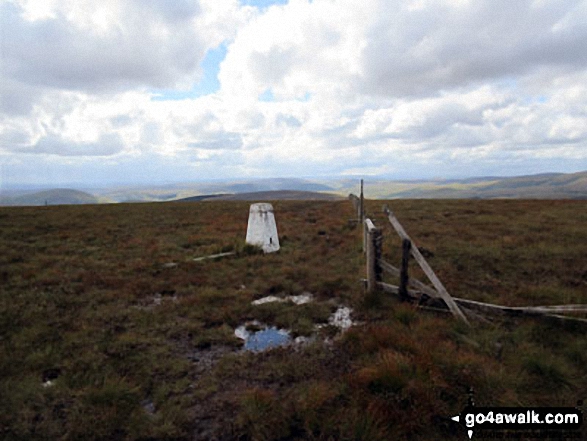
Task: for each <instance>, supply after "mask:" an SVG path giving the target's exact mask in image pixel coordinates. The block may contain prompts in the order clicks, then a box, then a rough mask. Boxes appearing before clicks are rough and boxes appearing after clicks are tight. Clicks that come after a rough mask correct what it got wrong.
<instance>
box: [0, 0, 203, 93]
mask: <svg viewBox="0 0 587 441" xmlns="http://www.w3.org/2000/svg"><path fill="white" fill-rule="evenodd" d="M151 3H152V4H153V5H152V7H151V8H150V9H149V8H144V7H141V5H140V4H139V3H136V4H134V3H128V4H127V3H125V5H127V6H126V7H127V9H128V10H126V11H125V12H126V15H125V20H124V23H123V24H121V26H120V27H119V29H118V30H113V31H111V32H109V33H108V34H105V35H100V34H94V33H90V32H87V31H86V30H84V29H81V28H77V27H74V26H73V25H72V24H71V23H69V22H68V21H67V20H66V19H65V18H64V17H61V16H57V17H56V18H54V19H46V20H42V21H34V22H28V21H25V20H24V19H23V18H22V17H21V11H20V10H19V9H18V7H17V6H16V5H14V4H12V3H6V2H5V3H3V4H2V5H0V8H1V9H0V15H2V17H3V18H2V23H1V25H2V27H3V40H2V54H1V56H2V64H3V66H4V67H3V70H2V72H1V75H2V81H3V82H4V81H6V80H11V81H18V82H21V83H25V84H27V85H30V86H42V87H52V88H62V89H69V90H83V91H89V92H96V91H116V90H120V89H122V88H125V87H165V86H172V85H174V84H175V83H176V82H177V81H178V80H180V79H182V78H186V77H190V76H193V75H194V72H195V71H196V70H197V69H199V65H198V63H199V61H200V60H201V59H202V57H203V55H204V51H205V49H206V48H205V45H204V43H203V42H202V41H201V38H199V36H198V34H197V33H196V30H195V29H194V28H193V26H192V25H191V23H189V22H186V23H184V22H183V21H178V18H179V17H185V16H186V15H187V16H189V15H190V14H192V15H193V14H195V13H197V11H198V9H197V8H196V6H197V5H195V4H194V5H195V6H194V7H192V10H191V11H190V12H189V13H186V12H185V11H184V9H185V8H184V9H182V7H181V5H179V6H178V5H176V4H175V2H169V3H167V2H166V3H163V2H155V1H153V2H151ZM181 4H183V5H184V6H185V7H187V6H190V4H191V3H189V2H181ZM164 5H165V6H164ZM169 5H175V6H169ZM187 9H189V7H188V8H187ZM187 9H186V10H187ZM169 19H175V22H174V23H173V26H170V25H169V24H168V23H167V25H166V26H167V27H168V28H170V27H171V28H170V29H169V30H170V33H169V35H168V36H166V37H162V36H161V35H159V34H157V32H155V30H154V29H155V27H156V26H159V25H161V24H162V21H163V22H166V21H168V20H169Z"/></svg>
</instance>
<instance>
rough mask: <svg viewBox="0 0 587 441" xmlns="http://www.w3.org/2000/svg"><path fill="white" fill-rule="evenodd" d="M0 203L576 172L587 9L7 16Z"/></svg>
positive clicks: (105, 7)
mask: <svg viewBox="0 0 587 441" xmlns="http://www.w3.org/2000/svg"><path fill="white" fill-rule="evenodd" d="M0 18H1V23H2V29H3V32H2V33H0V39H1V40H0V191H2V189H3V188H14V187H18V186H30V187H42V188H47V187H51V188H55V187H57V186H63V185H71V184H72V183H75V184H76V185H80V186H83V187H82V188H92V187H96V186H99V187H102V188H104V187H114V186H118V185H124V186H145V185H163V184H162V183H164V182H165V183H166V185H174V184H179V183H185V182H206V181H213V180H214V181H230V180H251V179H258V178H260V179H271V178H272V177H275V176H284V175H287V176H288V177H292V178H300V179H307V178H308V177H310V178H309V179H313V177H319V179H330V178H331V179H337V178H340V177H346V176H348V177H349V178H354V177H364V178H367V179H368V178H370V177H371V178H373V179H379V178H380V177H384V178H385V179H389V180H398V181H400V180H401V181H406V180H430V179H432V178H438V177H440V179H448V180H454V179H471V178H478V177H486V176H492V177H512V176H528V175H534V174H542V173H576V172H580V171H583V170H587V112H586V111H585V108H586V105H587V49H585V44H584V42H585V41H586V39H587V8H586V7H585V3H584V2H580V1H568V2H548V1H545V2H537V1H534V0H520V1H518V2H514V3H512V2H507V1H501V2H496V1H495V0H444V1H442V2H429V1H423V0H413V1H407V2H406V1H392V2H389V1H384V0H369V1H367V2H363V3H361V4H358V3H356V2H353V1H351V0H333V1H326V0H323V1H319V0H315V1H311V0H240V1H239V0H199V1H196V0H181V1H176V2H148V3H146V2H141V1H139V0H129V1H126V2H119V1H117V0H104V1H102V2H99V3H96V2H92V1H90V0H77V1H75V2H73V3H72V2H71V0H54V1H51V2H47V1H44V0H0Z"/></svg>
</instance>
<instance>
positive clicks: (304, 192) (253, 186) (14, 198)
mask: <svg viewBox="0 0 587 441" xmlns="http://www.w3.org/2000/svg"><path fill="white" fill-rule="evenodd" d="M356 185H357V180H356V179H329V180H319V179H313V180H307V179H287V178H276V179H257V180H249V181H246V180H241V181H234V182H220V181H219V182H200V183H185V184H168V185H150V186H135V187H132V186H121V187H117V188H101V189H84V191H83V192H82V191H79V190H71V189H51V190H44V191H41V192H39V191H31V190H30V189H29V190H28V191H23V190H21V191H18V190H15V189H12V190H10V191H5V192H4V193H5V194H2V193H1V192H0V205H5V206H9V205H13V206H14V205H19V206H23V205H45V204H48V205H59V204H95V203H116V202H153V201H172V200H189V201H196V200H213V199H214V200H218V199H221V200H260V199H263V200H269V199H280V200H282V199H300V200H302V199H328V198H336V197H346V196H348V194H349V193H351V192H353V191H356V190H355V188H356ZM365 188H366V192H367V193H366V194H368V195H369V197H371V198H376V199H404V198H409V199H460V198H468V199H495V198H508V199H510V198H526V199H587V172H580V173H569V174H564V173H548V174H541V175H531V176H519V177H510V178H498V177H485V178H471V179H461V180H420V181H393V180H389V179H382V178H369V179H368V180H366V182H365Z"/></svg>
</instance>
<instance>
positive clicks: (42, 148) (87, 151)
mask: <svg viewBox="0 0 587 441" xmlns="http://www.w3.org/2000/svg"><path fill="white" fill-rule="evenodd" d="M20 150H21V151H22V152H23V153H36V154H39V153H42V154H49V155H57V156H111V155H114V154H116V153H119V152H121V151H122V150H123V144H122V141H121V139H120V137H119V136H118V135H116V134H105V135H101V136H100V138H99V139H98V140H97V141H96V142H85V143H75V142H71V141H68V140H66V139H63V138H61V137H59V136H55V135H49V136H45V137H43V138H41V139H40V140H39V141H38V142H37V143H36V144H35V145H34V146H32V148H21V149H20Z"/></svg>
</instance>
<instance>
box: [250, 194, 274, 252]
mask: <svg viewBox="0 0 587 441" xmlns="http://www.w3.org/2000/svg"><path fill="white" fill-rule="evenodd" d="M246 242H247V243H248V244H251V245H256V246H258V247H261V248H263V251H264V252H265V253H273V252H274V251H277V250H279V237H278V236H277V225H275V216H274V215H273V206H272V205H271V204H267V203H261V204H252V205H251V209H250V210H249V225H248V226H247V239H246Z"/></svg>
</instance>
